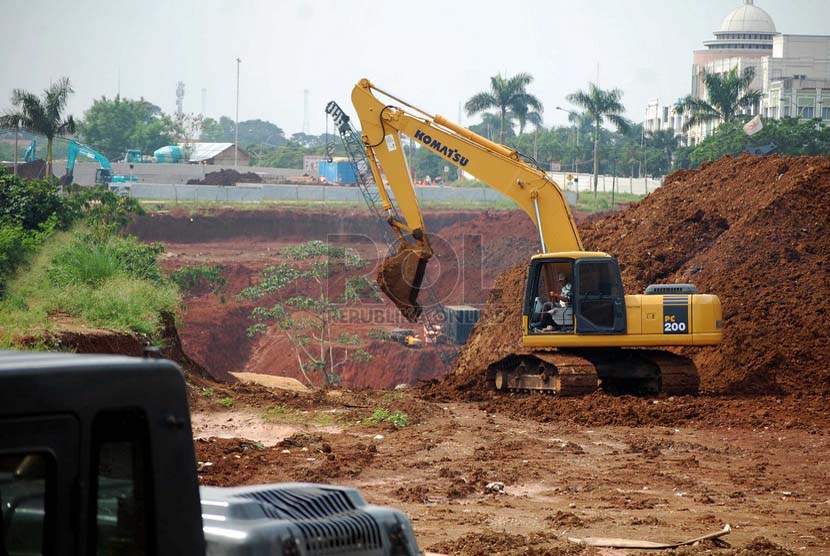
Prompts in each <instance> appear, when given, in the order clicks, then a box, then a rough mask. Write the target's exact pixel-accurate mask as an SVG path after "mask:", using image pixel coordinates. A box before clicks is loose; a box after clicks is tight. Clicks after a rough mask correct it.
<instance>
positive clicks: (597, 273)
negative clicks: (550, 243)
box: [574, 258, 626, 334]
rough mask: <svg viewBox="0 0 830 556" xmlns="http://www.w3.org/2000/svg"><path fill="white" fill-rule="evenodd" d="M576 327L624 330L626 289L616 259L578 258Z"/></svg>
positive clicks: (591, 330)
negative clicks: (624, 289)
mask: <svg viewBox="0 0 830 556" xmlns="http://www.w3.org/2000/svg"><path fill="white" fill-rule="evenodd" d="M575 278H576V279H575V283H574V286H575V296H574V302H575V304H576V329H577V331H578V332H579V333H580V334H624V333H625V330H626V322H625V292H624V291H623V286H622V278H621V277H620V268H619V266H618V265H617V261H616V259H604V258H603V259H581V260H578V261H577V262H576V277H575Z"/></svg>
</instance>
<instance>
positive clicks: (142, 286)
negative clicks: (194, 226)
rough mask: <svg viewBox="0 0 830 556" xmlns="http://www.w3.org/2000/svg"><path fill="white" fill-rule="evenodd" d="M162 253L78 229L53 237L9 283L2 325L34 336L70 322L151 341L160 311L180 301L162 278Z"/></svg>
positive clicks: (0, 312)
mask: <svg viewBox="0 0 830 556" xmlns="http://www.w3.org/2000/svg"><path fill="white" fill-rule="evenodd" d="M160 250H161V248H160V247H159V246H155V245H147V244H143V243H140V242H139V241H137V240H136V239H135V238H124V237H119V236H106V237H103V238H100V237H96V236H95V235H93V234H90V233H89V232H88V231H87V230H86V229H84V228H78V229H76V230H75V231H74V232H60V233H56V234H54V235H52V236H51V237H50V238H49V239H48V240H47V241H46V242H45V243H44V245H43V247H42V248H41V249H40V251H39V252H38V253H37V254H36V255H35V256H34V257H33V258H32V260H31V263H30V264H29V265H28V268H27V267H26V266H25V265H24V266H23V267H21V268H19V269H18V271H17V273H16V275H15V277H14V278H13V279H12V280H11V281H10V282H9V286H8V289H7V291H6V296H5V298H4V299H3V300H2V301H0V326H2V327H5V328H6V329H7V331H14V332H15V333H21V332H34V331H37V330H48V329H51V328H52V327H53V322H54V321H55V320H64V319H68V320H70V321H77V322H78V323H82V324H86V325H90V326H94V327H98V328H107V329H111V330H118V331H126V332H137V333H141V334H146V335H148V336H151V337H154V336H155V335H156V334H157V333H158V332H159V331H160V328H161V316H160V315H161V313H162V312H166V311H169V312H172V311H175V308H176V307H177V305H178V303H179V292H178V289H177V288H176V286H175V285H173V284H171V283H168V282H166V281H164V280H163V279H162V277H161V272H160V270H159V268H158V264H157V256H158V254H159V253H160ZM56 317H57V319H56Z"/></svg>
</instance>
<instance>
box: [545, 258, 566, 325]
mask: <svg viewBox="0 0 830 556" xmlns="http://www.w3.org/2000/svg"><path fill="white" fill-rule="evenodd" d="M556 285H557V286H559V287H560V290H559V293H556V291H550V292H548V299H549V300H550V301H548V302H547V303H545V304H544V306H543V307H542V332H554V331H555V330H556V329H557V327H559V328H561V327H562V326H564V324H565V320H566V313H567V311H568V308H569V306H570V304H571V290H572V289H573V288H572V286H571V280H570V278H569V277H568V276H567V275H566V274H565V273H564V272H560V273H559V274H558V275H557V276H556Z"/></svg>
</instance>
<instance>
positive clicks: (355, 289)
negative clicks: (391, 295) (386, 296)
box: [343, 276, 383, 303]
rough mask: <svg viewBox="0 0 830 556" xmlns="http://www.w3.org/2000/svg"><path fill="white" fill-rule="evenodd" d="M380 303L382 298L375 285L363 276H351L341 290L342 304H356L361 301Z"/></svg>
mask: <svg viewBox="0 0 830 556" xmlns="http://www.w3.org/2000/svg"><path fill="white" fill-rule="evenodd" d="M367 299H368V300H370V301H381V300H382V299H383V298H382V297H381V296H380V293H379V292H378V290H377V285H376V284H375V283H374V282H372V281H370V280H369V279H368V278H366V277H365V276H351V277H349V278H347V279H346V285H345V287H344V288H343V302H344V303H356V302H358V301H362V300H367Z"/></svg>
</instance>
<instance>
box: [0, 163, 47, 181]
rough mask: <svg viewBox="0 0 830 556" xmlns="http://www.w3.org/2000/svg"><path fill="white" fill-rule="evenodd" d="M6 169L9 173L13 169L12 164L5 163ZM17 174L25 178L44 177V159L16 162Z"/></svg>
mask: <svg viewBox="0 0 830 556" xmlns="http://www.w3.org/2000/svg"><path fill="white" fill-rule="evenodd" d="M6 169H7V170H8V171H9V173H10V174H11V173H12V172H13V171H14V165H13V164H8V165H6ZM17 175H18V176H20V177H21V178H23V179H26V180H34V179H41V178H45V177H46V161H45V160H41V159H37V160H33V161H32V162H18V163H17Z"/></svg>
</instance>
